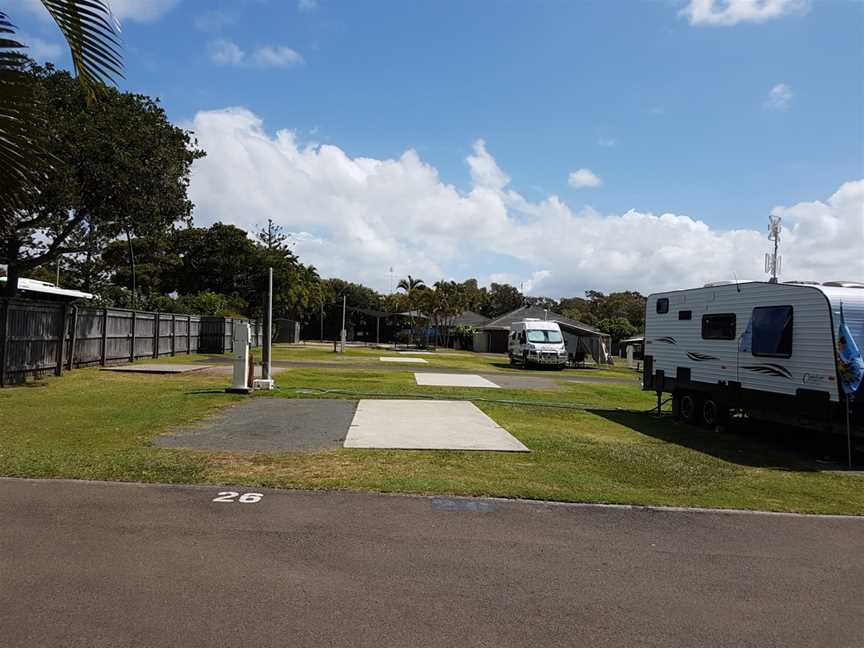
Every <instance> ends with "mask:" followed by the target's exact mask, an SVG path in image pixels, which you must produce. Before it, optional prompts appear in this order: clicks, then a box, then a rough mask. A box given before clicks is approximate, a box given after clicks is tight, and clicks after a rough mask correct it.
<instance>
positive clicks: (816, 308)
mask: <svg viewBox="0 0 864 648" xmlns="http://www.w3.org/2000/svg"><path fill="white" fill-rule="evenodd" d="M852 286H856V284H852V283H851V282H829V283H825V284H821V285H820V284H810V285H804V284H798V283H781V284H778V283H762V282H755V281H753V282H731V281H730V282H718V283H714V284H707V285H706V286H704V287H702V288H693V289H690V290H676V291H671V292H664V293H657V294H653V295H649V297H648V302H647V310H646V316H645V359H644V374H643V389H645V390H650V391H654V392H657V393H658V395H659V394H660V393H662V392H665V393H668V394H671V395H672V399H673V401H672V404H673V411H674V412H675V414H676V415H678V416H680V417H681V418H683V419H684V420H686V421H688V422H702V423H705V424H706V425H708V426H711V427H713V426H715V425H718V424H722V423H723V422H724V421H725V419H726V418H727V417H728V416H729V414H730V413H731V412H733V411H739V412H743V413H746V414H747V415H749V416H750V417H752V418H758V419H763V420H769V421H776V422H786V423H791V424H794V425H799V426H804V427H813V428H817V429H820V430H835V431H842V430H843V429H844V427H845V416H844V413H845V407H844V397H843V393H842V390H841V389H840V386H839V382H840V381H839V378H838V373H837V359H836V352H835V347H836V345H837V343H838V341H837V339H836V336H837V329H838V325H839V322H840V311H841V306H842V309H843V314H844V319H845V322H846V324H847V326H848V327H849V330H850V333H851V335H852V336H853V338H854V339H855V340H856V341H857V342H858V344H859V346H861V345H862V342H864V284H857V286H860V287H852ZM862 421H864V385H862V387H861V390H860V392H859V394H858V397H857V398H855V399H854V404H853V416H852V423H853V428H854V429H857V430H858V433H864V426H862Z"/></svg>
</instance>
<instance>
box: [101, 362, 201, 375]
mask: <svg viewBox="0 0 864 648" xmlns="http://www.w3.org/2000/svg"><path fill="white" fill-rule="evenodd" d="M211 366H212V365H202V364H130V365H119V366H117V367H102V371H121V372H130V373H150V374H178V373H189V372H190V371H201V370H202V369H209V368H210V367H211Z"/></svg>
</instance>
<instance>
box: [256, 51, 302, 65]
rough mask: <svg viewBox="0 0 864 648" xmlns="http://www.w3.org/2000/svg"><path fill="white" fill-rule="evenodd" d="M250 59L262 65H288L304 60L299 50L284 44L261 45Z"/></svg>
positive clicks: (300, 62) (297, 63) (298, 63)
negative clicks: (273, 45)
mask: <svg viewBox="0 0 864 648" xmlns="http://www.w3.org/2000/svg"><path fill="white" fill-rule="evenodd" d="M250 60H251V61H252V63H254V64H255V65H260V66H262V67H286V66H289V65H300V64H302V63H303V62H304V60H303V56H301V55H300V53H299V52H296V51H295V50H293V49H291V48H290V47H284V46H277V47H259V48H258V49H257V50H255V51H254V52H253V53H252V56H251V57H250Z"/></svg>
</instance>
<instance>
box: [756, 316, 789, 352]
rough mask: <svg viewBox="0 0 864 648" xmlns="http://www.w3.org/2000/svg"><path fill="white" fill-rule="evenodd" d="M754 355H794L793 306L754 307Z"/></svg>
mask: <svg viewBox="0 0 864 648" xmlns="http://www.w3.org/2000/svg"><path fill="white" fill-rule="evenodd" d="M752 351H753V355H754V356H769V357H774V358H778V357H779V358H788V357H790V356H791V355H792V307H791V306H764V307H759V308H754V309H753V346H752Z"/></svg>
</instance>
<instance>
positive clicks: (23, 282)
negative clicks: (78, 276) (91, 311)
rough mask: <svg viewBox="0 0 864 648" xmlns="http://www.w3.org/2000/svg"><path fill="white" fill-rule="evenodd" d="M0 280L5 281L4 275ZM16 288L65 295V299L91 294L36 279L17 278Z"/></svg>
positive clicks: (84, 296) (87, 296) (86, 296)
mask: <svg viewBox="0 0 864 648" xmlns="http://www.w3.org/2000/svg"><path fill="white" fill-rule="evenodd" d="M0 282H2V283H4V284H5V283H6V277H0ZM18 290H20V291H24V292H29V293H41V294H43V295H55V296H58V297H66V298H67V299H92V298H93V295H91V294H90V293H87V292H81V291H80V290H69V289H67V288H58V287H57V286H55V285H54V284H52V283H48V282H47V281H39V280H38V279H25V278H24V277H21V278H19V279H18Z"/></svg>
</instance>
